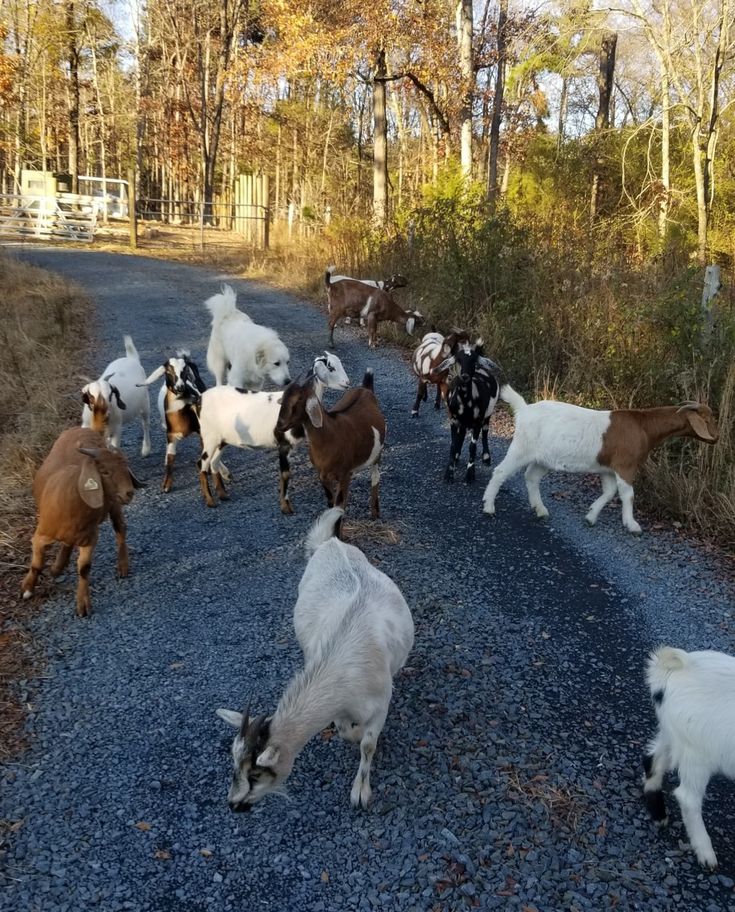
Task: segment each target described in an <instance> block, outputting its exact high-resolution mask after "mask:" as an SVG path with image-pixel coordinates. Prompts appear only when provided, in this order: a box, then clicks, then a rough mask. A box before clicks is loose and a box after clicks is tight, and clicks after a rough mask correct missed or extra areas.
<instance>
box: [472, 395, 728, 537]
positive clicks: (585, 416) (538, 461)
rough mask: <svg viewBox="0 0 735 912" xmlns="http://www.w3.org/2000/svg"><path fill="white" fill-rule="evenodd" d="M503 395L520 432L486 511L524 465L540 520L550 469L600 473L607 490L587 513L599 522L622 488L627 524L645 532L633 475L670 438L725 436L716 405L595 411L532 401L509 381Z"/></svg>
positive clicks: (488, 494) (490, 490) (489, 492)
mask: <svg viewBox="0 0 735 912" xmlns="http://www.w3.org/2000/svg"><path fill="white" fill-rule="evenodd" d="M500 398H501V399H502V400H503V401H504V402H507V403H508V405H510V407H511V408H512V409H513V412H514V413H515V420H516V426H515V432H514V434H513V440H512V441H511V444H510V446H509V447H508V452H507V453H506V454H505V459H503V461H502V462H501V463H500V464H499V465H498V466H497V468H496V469H495V471H494V472H493V477H492V478H491V479H490V482H489V483H488V486H487V488H486V489H485V494H484V496H483V508H484V511H485V513H488V514H490V515H491V516H492V515H494V513H495V498H496V497H497V494H498V491H499V489H500V486H501V485H502V484H503V482H505V481H507V480H508V479H509V478H510V477H511V476H512V475H515V474H516V472H519V471H520V470H521V469H525V470H526V472H525V478H526V489H527V491H528V502H529V504H530V506H531V509H532V510H533V511H534V512H535V513H536V516H538V517H539V518H540V519H544V518H546V517H547V516H548V515H549V511H548V510H547V509H546V507H545V506H544V503H543V501H542V500H541V491H540V490H539V482H540V481H541V479H542V478H543V477H544V476H545V475H546V474H547V473H548V472H551V471H557V472H585V473H593V472H594V473H595V474H597V475H599V476H600V480H601V482H602V494H601V496H600V497H598V498H597V500H596V501H595V502H594V503H593V504H592V506H591V507H590V509H589V511H588V513H587V516H586V517H585V519H586V520H587V523H588V524H589V525H591V526H593V525H594V524H595V523H596V522H597V518H598V516H599V515H600V511H601V510H602V508H603V507H604V506H605V505H606V504H608V503H609V502H610V501H611V500H612V499H613V497H614V496H615V494H616V492H617V494H618V495H619V496H620V501H621V504H622V513H623V525H624V526H625V528H626V529H627V530H628V531H629V532H633V533H634V534H636V535H639V534H640V532H641V527H640V526H639V525H638V523H637V522H636V521H635V519H634V518H633V482H634V481H635V478H636V475H637V474H638V471H639V469H640V468H641V466H642V465H643V463H644V462H645V461H646V459H647V458H648V454H649V453H650V452H651V450H653V449H655V448H656V447H657V446H660V445H661V444H662V443H663V442H664V441H665V440H668V438H669V437H695V438H696V439H697V440H701V441H702V442H704V443H709V444H713V443H715V442H716V441H717V438H718V437H719V431H718V430H717V424H716V422H715V419H714V417H713V415H712V412H711V410H710V409H709V408H708V407H707V406H706V405H700V404H699V403H697V402H686V403H684V405H681V406H676V405H667V406H661V407H659V408H645V409H613V410H612V411H597V410H595V409H587V408H581V407H580V406H578V405H572V404H571V403H569V402H553V401H550V400H541V401H539V402H532V403H527V402H526V400H525V399H524V398H523V396H521V395H519V394H518V393H517V392H516V391H515V390H514V389H513V388H512V387H511V386H509V385H508V384H505V385H503V386H502V387H501V389H500Z"/></svg>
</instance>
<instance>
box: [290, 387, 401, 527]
mask: <svg viewBox="0 0 735 912" xmlns="http://www.w3.org/2000/svg"><path fill="white" fill-rule="evenodd" d="M297 428H303V429H304V430H305V432H306V437H307V439H308V441H309V457H310V459H311V462H312V465H313V466H314V468H315V469H316V470H317V472H318V473H319V478H320V480H321V483H322V487H323V488H324V493H325V494H326V497H327V505H328V506H330V507H334V506H336V507H343V508H344V506H345V504H346V502H347V493H348V491H349V487H350V481H351V480H352V476H353V474H354V473H355V472H359V471H360V470H361V469H367V468H369V469H370V484H371V497H370V509H371V513H372V516H373V518H377V517H379V516H380V456H381V453H382V452H383V444H384V443H385V417H384V416H383V413H382V412H381V410H380V406H379V405H378V400H377V399H376V398H375V394H374V392H373V372H372V371H371V370H367V371H366V372H365V376H364V378H363V381H362V386H359V387H356V388H355V389H351V390H348V391H347V392H346V393H345V394H344V396H342V398H341V399H340V400H339V401H338V402H336V403H335V404H334V406H333V407H332V408H331V409H327V408H325V407H324V406H323V405H322V403H321V402H320V401H319V398H318V397H317V396H316V395H315V392H314V384H313V381H311V380H309V381H307V382H306V383H303V384H299V383H292V384H291V385H290V386H288V387H286V390H285V392H284V394H283V402H282V404H281V411H280V414H279V416H278V422H277V424H276V430H277V431H278V432H279V433H286V432H290V431H293V430H295V429H297Z"/></svg>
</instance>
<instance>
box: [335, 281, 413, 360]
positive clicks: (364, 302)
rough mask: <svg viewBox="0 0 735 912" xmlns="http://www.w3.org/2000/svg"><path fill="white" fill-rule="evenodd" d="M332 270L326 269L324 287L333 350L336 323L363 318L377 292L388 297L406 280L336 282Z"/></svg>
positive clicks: (405, 283) (404, 283)
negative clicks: (346, 319)
mask: <svg viewBox="0 0 735 912" xmlns="http://www.w3.org/2000/svg"><path fill="white" fill-rule="evenodd" d="M332 269H333V267H330V268H329V269H327V271H326V273H325V275H324V285H325V287H326V289H327V312H328V314H329V317H328V323H329V346H330V348H334V328H335V326H336V325H337V323H338V322H339V321H340V320H342V319H345V318H348V319H358V318H359V319H360V320H361V321H362V320H363V319H364V318H365V314H364V313H363V311H364V310H365V308H366V307H367V306H368V304H369V303H370V301H371V300H372V298H373V295H374V294H375V293H376V292H378V293H379V294H381V295H386V297H388V298H389V300H392V298H390V296H389V292H391V291H392V290H393V289H394V288H402V287H404V286H405V285H407V284H408V283H407V281H406V279H405V278H404V277H403V276H402V275H397V274H396V275H392V276H391V277H390V278H389V279H386V280H385V281H383V282H375V283H374V284H370V283H369V282H367V281H362V280H360V279H351V278H347V277H344V276H343V277H341V278H339V279H337V280H336V281H335V280H333V279H332Z"/></svg>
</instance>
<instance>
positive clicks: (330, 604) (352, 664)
mask: <svg viewBox="0 0 735 912" xmlns="http://www.w3.org/2000/svg"><path fill="white" fill-rule="evenodd" d="M342 515H343V511H342V510H341V509H339V508H338V507H332V508H331V509H330V510H327V511H326V512H325V513H323V514H322V515H321V516H320V517H319V519H318V520H317V521H316V523H315V524H314V526H313V527H312V529H311V531H310V533H309V535H308V538H307V540H306V553H307V556H309V555H310V560H309V563H308V564H307V566H306V570H305V571H304V575H303V576H302V578H301V582H300V583H299V597H298V601H297V602H296V607H295V608H294V615H293V623H294V630H295V632H296V637H297V639H298V641H299V644H300V646H301V649H302V651H303V653H304V667H303V669H302V670H301V671H299V672H298V673H297V674H296V675H294V677H293V678H292V679H291V681H290V683H289V684H288V686H287V687H286V690H285V692H284V694H283V696H282V697H281V699H280V700H279V701H278V706H277V707H276V711H275V713H274V714H273V715H272V716H265V715H263V716H259V717H258V718H257V719H255V720H253V721H251V720H250V717H249V708H248V710H246V711H245V712H244V713H242V714H241V713H238V712H233V711H232V710H227V709H219V710H217V715H219V716H220V718H222V719H224V720H225V721H226V722H229V723H230V724H231V725H234V726H235V727H236V728H238V729H239V730H238V734H237V735H236V736H235V739H234V742H233V744H232V758H233V761H234V773H233V777H232V785H231V786H230V791H229V795H228V801H229V805H230V808H231V810H233V811H248V810H250V808H251V807H252V806H253V805H254V804H255V803H256V802H257V801H260V799H261V798H262V797H263V796H264V795H266V794H267V793H268V792H271V791H273V790H274V789H277V788H278V787H279V786H280V785H282V783H283V782H284V781H285V780H286V779H287V778H288V776H289V774H290V772H291V770H292V768H293V765H294V761H295V760H296V757H297V756H298V754H299V753H300V752H301V750H302V749H303V747H304V746H305V745H306V743H307V741H308V740H309V739H310V738H311V737H313V736H314V735H315V734H316V733H317V732H319V731H321V730H322V729H323V728H325V727H326V726H327V725H329V723H330V722H334V724H335V726H336V728H337V731H338V732H339V734H340V735H341V736H342V737H343V738H345V739H346V740H347V741H352V742H353V743H358V742H359V744H360V767H359V769H358V771H357V775H356V776H355V780H354V782H353V784H352V791H351V793H350V801H351V803H352V805H353V807H359V806H360V805H362V806H363V807H367V805H368V803H369V802H370V796H371V789H370V766H371V763H372V759H373V754H374V753H375V747H376V744H377V741H378V737H379V735H380V732H381V731H382V729H383V725H384V724H385V719H386V716H387V715H388V707H389V705H390V699H391V694H392V692H393V678H394V677H395V675H396V674H397V673H398V671H400V669H401V668H402V667H403V665H404V663H405V661H406V659H407V657H408V654H409V652H410V651H411V647H412V645H413V620H412V618H411V612H410V610H409V607H408V605H407V604H406V601H405V599H404V598H403V596H402V595H401V593H400V590H399V589H398V587H397V586H396V584H395V583H394V582H393V581H392V580H391V579H389V578H388V577H387V576H386V575H385V574H384V573H382V572H381V571H380V570H377V569H376V568H375V567H373V566H372V564H370V563H369V562H368V560H367V558H366V557H365V555H364V554H363V553H362V551H360V550H358V549H357V548H355V547H354V546H353V545H347V544H345V543H344V542H342V541H339V540H338V539H336V538H334V537H332V536H333V535H334V531H335V527H336V526H337V525H338V524H339V522H340V521H341V519H342Z"/></svg>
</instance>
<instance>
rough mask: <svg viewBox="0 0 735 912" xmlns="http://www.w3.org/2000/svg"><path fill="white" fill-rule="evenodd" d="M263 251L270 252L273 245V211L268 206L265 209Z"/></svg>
mask: <svg viewBox="0 0 735 912" xmlns="http://www.w3.org/2000/svg"><path fill="white" fill-rule="evenodd" d="M263 217H264V221H263V250H268V248H269V247H270V243H271V211H270V208H269V207H268V206H266V207H265V208H264V209H263Z"/></svg>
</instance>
